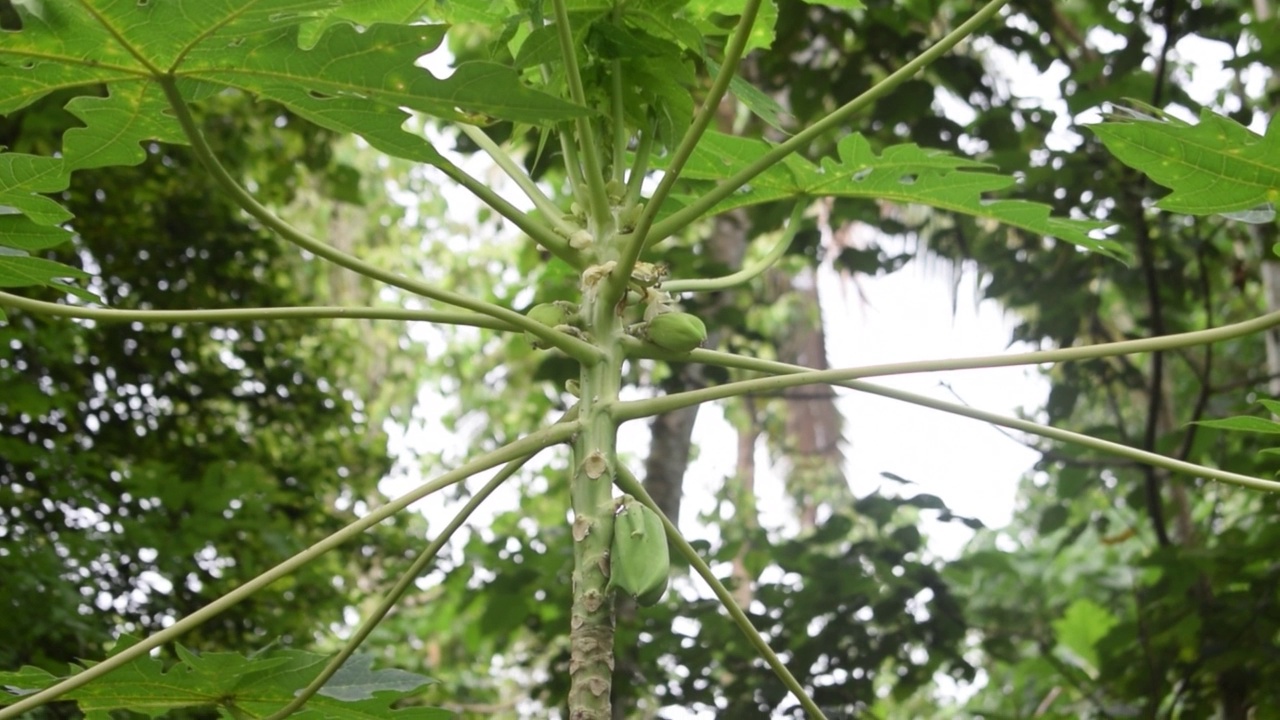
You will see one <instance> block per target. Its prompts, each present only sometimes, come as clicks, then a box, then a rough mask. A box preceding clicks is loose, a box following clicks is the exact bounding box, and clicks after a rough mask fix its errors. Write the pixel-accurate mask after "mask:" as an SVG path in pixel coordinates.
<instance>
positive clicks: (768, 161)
mask: <svg viewBox="0 0 1280 720" xmlns="http://www.w3.org/2000/svg"><path fill="white" fill-rule="evenodd" d="M1008 2H1009V0H991V2H989V3H987V4H986V5H984V6H983V8H982V9H981V10H979V11H978V12H977V14H975V15H974V16H973V17H972V18H970V19H969V20H967V21H966V22H965V23H964V24H962V25H961V26H960V27H958V28H956V29H955V30H953V31H952V32H950V33H947V35H946V36H945V37H943V38H942V39H941V40H939V41H938V42H937V44H935V45H934V46H933V47H931V48H929V49H928V50H925V51H924V52H923V53H921V54H920V56H919V57H917V58H916V59H915V60H912V61H911V62H909V63H907V64H906V65H903V66H902V67H901V68H900V69H899V70H898V71H896V72H894V73H892V74H890V75H889V76H888V77H886V78H885V79H883V80H881V81H880V82H878V83H876V84H875V86H873V87H872V88H871V89H869V90H867V91H866V92H864V93H862V94H861V95H859V96H858V97H856V98H854V99H853V100H850V101H849V102H847V103H845V104H844V105H843V106H841V107H840V108H839V109H837V110H836V111H834V112H832V113H831V114H830V115H828V116H826V117H825V118H823V119H821V120H819V121H818V122H816V123H814V124H813V125H811V126H809V127H808V128H806V129H805V130H803V131H801V132H799V133H797V134H796V135H794V136H793V137H792V138H791V139H790V140H787V141H786V142H784V143H782V144H780V145H778V146H777V147H775V148H774V149H772V150H770V151H769V152H767V153H765V154H764V155H761V156H760V157H759V158H757V159H756V160H755V161H753V162H752V163H751V164H750V165H748V166H747V167H745V168H743V169H742V170H740V171H739V172H737V173H735V174H734V175H733V176H732V177H730V178H728V179H727V180H724V181H722V182H720V183H717V184H716V186H715V187H714V188H712V189H711V190H710V191H708V192H707V193H706V194H704V195H702V196H701V197H699V198H698V199H697V200H695V201H694V202H692V203H690V204H689V205H687V206H686V207H684V208H681V209H680V210H678V211H676V212H675V213H673V214H672V215H671V216H670V217H668V218H666V219H665V220H662V221H660V222H657V223H654V225H653V228H652V230H651V231H649V233H648V237H647V238H645V240H644V243H645V245H652V244H653V243H656V242H659V241H661V240H663V239H664V238H667V237H670V236H671V235H673V234H674V233H677V232H679V231H680V230H681V228H684V227H685V226H687V225H689V224H690V223H692V222H694V221H696V220H697V219H698V218H700V217H702V215H703V213H705V212H707V211H708V210H710V209H712V208H713V207H715V206H716V203H719V202H720V201H721V200H724V199H725V198H727V197H729V196H730V195H732V194H733V193H734V192H736V191H737V190H738V188H740V187H742V186H743V185H746V184H747V183H749V182H751V180H752V178H754V177H755V176H757V175H759V174H760V173H762V172H764V171H765V170H768V169H769V168H771V167H773V166H774V165H776V164H778V163H780V162H782V161H783V160H784V159H786V157H787V156H788V155H791V154H792V153H796V152H800V151H802V150H804V149H806V148H808V147H809V146H811V145H812V144H813V143H814V141H815V140H817V139H818V138H819V137H820V136H821V135H823V134H824V133H826V132H828V131H830V130H833V129H836V128H839V127H841V126H843V125H844V123H845V121H847V120H848V119H849V118H851V117H852V116H853V115H855V114H856V113H858V112H860V111H861V110H862V109H864V108H866V107H867V106H868V105H870V104H871V103H873V102H875V101H876V100H879V99H881V98H883V97H885V96H886V95H888V94H889V93H890V92H892V91H893V90H894V89H895V88H896V87H898V86H899V85H901V84H902V83H903V82H905V81H907V80H909V79H910V78H911V77H912V76H913V75H915V74H916V73H917V72H919V71H920V70H921V69H922V68H924V67H925V66H926V65H928V64H930V63H932V62H933V61H935V60H937V59H938V58H940V57H942V56H943V55H944V54H946V53H947V51H949V50H951V48H953V47H955V46H956V44H958V43H959V42H960V41H961V40H964V39H965V38H966V37H968V36H969V35H971V34H973V32H974V31H975V30H977V29H978V27H979V26H981V25H982V24H983V23H985V22H987V21H988V20H990V19H991V18H992V17H993V16H994V15H995V14H996V13H997V12H999V11H1000V8H1002V7H1004V6H1005V5H1006V4H1007V3H1008ZM637 234H638V233H637Z"/></svg>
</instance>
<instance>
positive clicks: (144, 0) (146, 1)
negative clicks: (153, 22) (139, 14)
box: [138, 0, 151, 7]
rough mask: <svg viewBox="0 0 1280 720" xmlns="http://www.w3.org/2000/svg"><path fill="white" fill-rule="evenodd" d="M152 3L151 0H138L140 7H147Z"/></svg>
mask: <svg viewBox="0 0 1280 720" xmlns="http://www.w3.org/2000/svg"><path fill="white" fill-rule="evenodd" d="M150 4H151V0H138V7H146V6H148V5H150Z"/></svg>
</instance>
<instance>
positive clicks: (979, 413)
mask: <svg viewBox="0 0 1280 720" xmlns="http://www.w3.org/2000/svg"><path fill="white" fill-rule="evenodd" d="M763 365H767V366H768V367H769V368H770V371H771V372H774V373H779V374H778V375H775V376H774V377H767V378H756V379H754V380H741V381H738V382H732V383H727V384H725V385H719V386H717V387H712V388H703V389H700V390H690V391H688V392H682V393H677V394H675V395H665V396H662V397H657V398H650V399H647V400H634V401H631V402H623V403H618V404H617V405H615V406H614V408H613V412H614V417H615V418H617V419H618V420H619V421H623V422H625V421H627V420H635V419H638V418H642V417H649V416H651V415H657V414H660V413H664V412H671V411H672V410H679V409H680V408H685V407H689V406H691V405H697V404H700V403H704V402H710V401H712V400H722V399H724V398H728V397H736V396H740V395H748V394H774V393H776V392H778V391H779V390H785V389H787V388H792V387H798V386H801V385H838V386H840V387H845V388H849V389H850V390H858V391H859V392H866V393H872V394H874V395H883V396H885V397H889V398H893V399H895V400H901V401H903V402H909V403H913V404H915V405H923V406H924V407H928V408H933V409H935V410H942V411H944V412H949V413H952V414H955V415H963V416H965V417H969V418H974V419H976V420H982V421H984V422H988V423H991V424H993V425H1000V426H1002V427H1007V428H1013V429H1015V430H1021V431H1023V432H1028V433H1031V434H1033V435H1040V436H1041V437H1047V438H1049V439H1051V440H1060V441H1062V442H1070V443H1075V444H1077V445H1083V446H1085V447H1089V448H1093V449H1095V450H1101V451H1103V452H1107V453H1110V454H1112V455H1118V456H1120V457H1123V458H1127V459H1129V460H1134V461H1136V462H1140V463H1143V464H1147V465H1154V466H1155V467H1159V468H1164V469H1166V470H1170V471H1173V472H1178V473H1184V474H1188V475H1198V476H1201V477H1206V478H1210V479H1213V480H1220V481H1222V482H1225V483H1230V484H1232V485H1239V486H1241V487H1248V488H1253V489H1255V490H1266V491H1269V492H1280V482H1276V481H1274V480H1262V479H1260V478H1255V477H1250V476H1248V475H1241V474H1239V473H1233V472H1228V471H1225V470H1217V469H1215V468H1211V467H1205V466H1203V465H1196V464H1195V463H1189V462H1185V461H1183V460H1175V459H1173V458H1169V457H1165V456H1164V455H1159V454H1157V453H1153V452H1147V451H1145V450H1138V449H1135V448H1131V447H1129V446H1127V445H1121V444H1120V443H1114V442H1111V441H1109V440H1099V439H1098V438H1094V437H1090V436H1088V435H1082V434H1080V433H1075V432H1071V431H1070V430H1061V429H1059V428H1055V427H1050V426H1048V425H1041V424H1039V423H1034V422H1031V421H1029V420H1021V419H1018V418H1011V417H1006V416H1004V415H999V414H996V413H990V412H986V411H985V410H976V409H974V408H970V407H967V406H964V405H957V404H955V403H949V402H943V401H942V400H935V399H933V398H930V397H926V396H924V395H916V394H915V393H909V392H906V391H904V390H896V389H893V388H886V387H882V386H879V385H873V384H871V383H868V382H863V381H861V380H850V379H848V378H849V377H850V376H851V375H852V376H856V373H858V372H860V371H859V370H856V369H855V370H809V369H808V368H804V367H800V366H797V365H788V364H786V363H778V362H767V361H764V360H756V361H754V362H753V363H752V366H753V368H752V369H759V368H760V367H762V366H763Z"/></svg>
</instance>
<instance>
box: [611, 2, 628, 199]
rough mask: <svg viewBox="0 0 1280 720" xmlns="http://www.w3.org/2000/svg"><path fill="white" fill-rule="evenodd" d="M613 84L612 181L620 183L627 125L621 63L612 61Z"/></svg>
mask: <svg viewBox="0 0 1280 720" xmlns="http://www.w3.org/2000/svg"><path fill="white" fill-rule="evenodd" d="M619 11H620V6H614V16H615V20H621V18H620V17H618V15H619ZM611 75H612V76H613V77H612V79H613V82H612V83H611V84H610V85H609V91H610V100H611V104H612V108H611V110H612V112H613V179H614V180H616V181H617V182H618V183H621V182H622V181H623V180H624V179H625V177H626V175H625V173H626V167H627V123H626V117H627V116H626V113H625V109H624V108H623V105H622V87H623V84H622V61H621V60H614V61H612V72H611Z"/></svg>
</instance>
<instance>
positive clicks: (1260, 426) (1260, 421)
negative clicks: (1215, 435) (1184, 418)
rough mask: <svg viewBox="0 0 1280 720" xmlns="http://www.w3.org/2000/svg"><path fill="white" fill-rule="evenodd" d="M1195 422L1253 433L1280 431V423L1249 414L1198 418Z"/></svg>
mask: <svg viewBox="0 0 1280 720" xmlns="http://www.w3.org/2000/svg"><path fill="white" fill-rule="evenodd" d="M1196 424H1197V425H1203V426H1205V427H1210V428H1215V429H1217V430H1235V431H1238V432H1253V433H1280V423H1278V422H1276V421H1274V420H1267V419H1265V418H1260V417H1253V416H1251V415H1237V416H1235V417H1229V418H1222V419H1220V420H1199V421H1197V422H1196Z"/></svg>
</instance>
